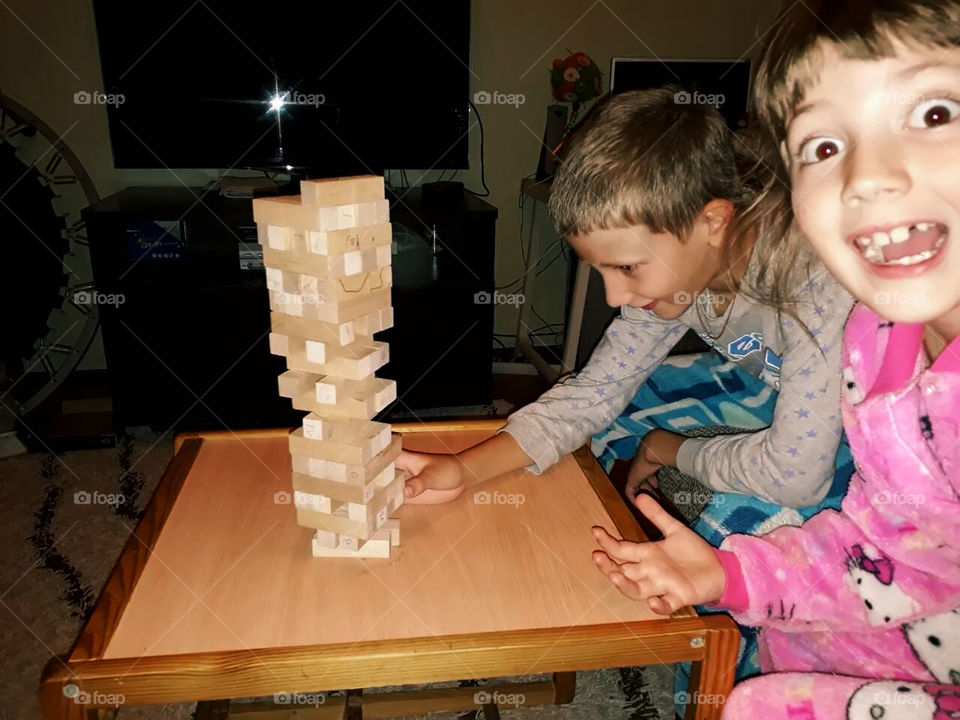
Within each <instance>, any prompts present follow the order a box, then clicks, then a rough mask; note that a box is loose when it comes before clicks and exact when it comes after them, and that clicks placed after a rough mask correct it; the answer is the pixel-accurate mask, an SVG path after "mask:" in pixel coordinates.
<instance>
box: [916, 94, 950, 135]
mask: <svg viewBox="0 0 960 720" xmlns="http://www.w3.org/2000/svg"><path fill="white" fill-rule="evenodd" d="M958 115H960V103H958V102H957V101H956V100H951V99H950V98H933V99H932V100H926V101H924V102H922V103H920V104H919V105H917V106H916V107H915V108H913V110H911V111H910V117H909V119H908V120H907V127H911V128H920V129H923V128H933V127H937V126H939V125H946V124H948V123H951V122H953V121H954V120H956V119H957V116H958Z"/></svg>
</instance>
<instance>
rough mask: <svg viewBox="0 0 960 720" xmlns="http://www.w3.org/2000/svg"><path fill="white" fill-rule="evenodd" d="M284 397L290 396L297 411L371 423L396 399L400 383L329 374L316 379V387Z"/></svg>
mask: <svg viewBox="0 0 960 720" xmlns="http://www.w3.org/2000/svg"><path fill="white" fill-rule="evenodd" d="M294 372H301V371H294ZM284 397H291V399H292V400H293V407H294V409H296V410H306V411H307V412H313V413H318V414H321V415H325V416H327V417H329V418H357V419H360V420H369V419H370V418H372V417H373V416H374V415H376V414H377V413H378V412H380V411H381V410H383V409H384V408H385V407H387V405H389V404H390V403H392V402H393V401H394V400H396V399H397V383H396V381H395V380H387V379H386V378H378V377H368V378H366V379H365V380H345V379H343V378H335V377H332V376H329V375H326V376H320V377H317V380H316V383H315V385H314V386H312V387H310V388H308V389H305V390H304V389H302V390H300V392H299V394H296V395H293V396H284Z"/></svg>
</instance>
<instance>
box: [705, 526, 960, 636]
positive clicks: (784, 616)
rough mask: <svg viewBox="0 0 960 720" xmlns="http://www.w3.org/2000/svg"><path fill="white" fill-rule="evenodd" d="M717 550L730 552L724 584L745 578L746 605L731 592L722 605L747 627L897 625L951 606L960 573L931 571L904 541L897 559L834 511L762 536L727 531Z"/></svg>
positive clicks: (887, 541) (887, 540)
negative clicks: (918, 561)
mask: <svg viewBox="0 0 960 720" xmlns="http://www.w3.org/2000/svg"><path fill="white" fill-rule="evenodd" d="M873 540H874V541H875V542H877V543H878V544H883V545H884V546H885V547H886V548H887V549H888V550H890V552H891V553H892V552H893V546H894V545H900V543H899V539H898V538H895V537H884V538H873ZM719 552H720V553H721V554H723V553H730V555H727V557H726V561H725V562H724V567H725V570H726V572H727V587H728V588H737V587H738V586H739V585H740V582H741V581H742V587H743V588H744V589H745V591H746V592H745V594H746V603H745V604H746V609H744V607H743V606H744V602H743V598H742V597H741V598H739V601H737V599H736V598H734V594H735V593H733V592H728V593H725V594H724V597H723V598H722V599H721V601H720V603H719V605H720V606H722V607H728V608H729V609H730V610H731V612H732V614H733V616H734V618H735V619H736V620H737V622H739V623H741V624H743V625H753V626H761V625H762V626H766V627H776V628H777V629H778V630H783V631H786V632H791V631H797V632H807V631H811V630H820V629H837V630H844V631H860V630H871V629H878V628H879V629H883V628H894V627H898V626H899V625H901V624H903V623H907V622H911V621H913V620H916V619H917V618H920V617H928V616H932V615H937V614H940V613H943V612H947V611H950V610H952V609H953V608H954V607H956V605H957V594H958V592H960V586H958V581H960V578H958V573H954V574H953V575H954V577H952V578H950V577H939V576H936V575H933V574H931V573H929V572H926V571H924V570H922V569H920V567H918V566H917V563H913V562H911V559H917V558H916V556H915V555H913V554H912V553H911V552H910V551H909V549H907V548H904V547H899V548H898V549H897V551H896V555H897V556H898V558H899V559H894V558H892V557H891V556H889V555H887V554H886V553H884V552H883V551H881V550H878V549H877V547H876V546H874V545H873V544H871V540H870V538H868V537H867V536H866V535H865V534H864V532H863V530H862V529H861V528H860V527H858V526H857V525H856V524H855V523H854V522H853V520H852V519H851V518H850V517H849V516H847V515H845V514H842V513H839V512H836V511H834V510H824V511H822V512H820V513H817V514H816V515H814V516H813V517H812V518H810V519H809V520H807V522H805V523H804V524H803V526H802V527H792V526H783V527H779V528H777V529H776V530H773V531H771V532H769V533H767V534H766V535H763V536H761V537H754V536H751V535H730V536H728V537H727V538H726V539H725V540H724V541H723V543H722V544H721V546H720V551H719ZM731 556H732V557H731Z"/></svg>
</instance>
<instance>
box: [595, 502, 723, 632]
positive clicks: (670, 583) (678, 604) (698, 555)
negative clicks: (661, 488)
mask: <svg viewBox="0 0 960 720" xmlns="http://www.w3.org/2000/svg"><path fill="white" fill-rule="evenodd" d="M634 503H635V504H636V506H637V507H638V508H639V509H640V512H642V513H643V514H644V515H645V516H647V517H648V518H650V520H651V521H652V522H653V524H654V525H656V526H657V527H658V528H659V529H660V531H661V532H662V533H663V540H660V541H658V542H646V543H635V542H630V541H628V540H618V539H617V538H615V537H614V536H612V535H611V534H610V533H608V532H607V531H606V530H605V529H604V528H602V527H598V526H596V527H594V528H593V536H594V538H596V540H597V542H598V543H599V544H600V547H601V548H602V549H601V550H594V551H593V560H594V562H595V563H596V564H597V567H598V568H600V571H601V572H603V574H605V575H606V576H607V577H608V578H609V579H610V582H612V583H613V584H614V585H616V586H617V589H618V590H619V591H620V592H621V593H623V594H624V595H626V596H627V597H628V598H631V599H633V600H646V601H647V605H649V606H650V609H651V610H652V611H653V612H655V613H657V614H659V615H669V614H670V613H672V612H674V611H675V610H678V609H679V608H682V607H684V606H686V605H698V604H707V603H716V602H717V601H718V600H719V599H720V598H721V596H722V595H723V589H724V586H725V584H726V573H725V572H724V569H723V566H722V565H721V564H720V561H719V560H718V559H717V556H716V555H715V554H714V552H713V548H711V547H710V545H709V544H708V543H707V542H706V541H705V540H704V539H703V538H701V537H700V536H699V535H697V534H696V533H695V532H694V531H693V530H691V529H690V528H688V527H686V526H685V525H684V524H683V523H681V522H680V521H679V520H676V519H675V518H673V517H672V516H671V515H670V514H669V513H667V511H666V510H664V509H663V508H662V507H660V505H659V504H658V503H657V501H656V500H654V499H653V498H652V497H650V496H649V495H645V494H643V495H639V496H638V497H637V498H636V499H635V500H634Z"/></svg>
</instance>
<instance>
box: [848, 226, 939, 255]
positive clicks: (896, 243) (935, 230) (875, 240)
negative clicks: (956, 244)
mask: <svg viewBox="0 0 960 720" xmlns="http://www.w3.org/2000/svg"><path fill="white" fill-rule="evenodd" d="M949 232H950V228H948V227H947V226H946V225H944V224H943V223H939V222H934V221H926V222H918V223H914V224H909V225H896V226H890V227H888V228H887V229H886V230H874V231H872V232H863V233H856V234H854V235H853V236H851V237H852V241H853V246H854V247H855V248H857V249H858V250H859V251H860V254H861V255H863V257H864V258H865V259H866V260H867V262H869V263H871V264H873V265H884V266H886V265H916V264H917V263H922V262H926V261H927V260H929V259H930V258H932V257H933V256H934V255H936V254H937V253H938V252H940V249H941V248H942V247H943V245H944V243H946V242H947V235H948V234H949Z"/></svg>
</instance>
